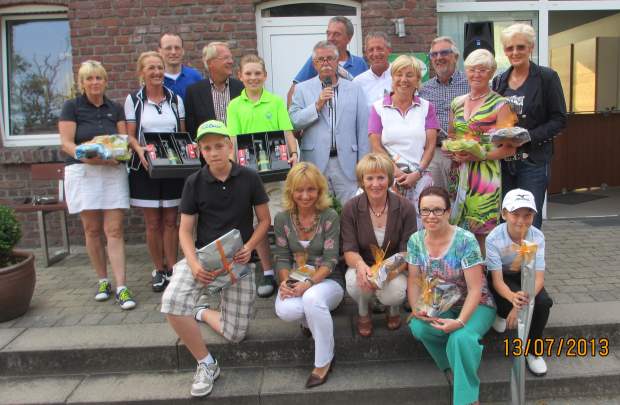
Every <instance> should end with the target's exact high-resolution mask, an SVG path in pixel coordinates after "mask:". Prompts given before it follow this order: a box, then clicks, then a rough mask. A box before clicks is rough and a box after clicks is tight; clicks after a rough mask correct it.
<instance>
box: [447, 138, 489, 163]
mask: <svg viewBox="0 0 620 405" xmlns="http://www.w3.org/2000/svg"><path fill="white" fill-rule="evenodd" d="M442 145H443V148H444V149H446V150H447V151H449V152H469V153H471V154H472V155H474V156H476V157H477V158H478V159H484V157H485V156H486V151H485V149H484V147H483V146H482V145H480V142H478V141H477V140H476V139H475V138H474V137H473V136H472V135H469V136H468V135H466V136H465V137H463V138H461V139H446V140H445V141H443V144H442Z"/></svg>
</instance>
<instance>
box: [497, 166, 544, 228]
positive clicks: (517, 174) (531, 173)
mask: <svg viewBox="0 0 620 405" xmlns="http://www.w3.org/2000/svg"><path fill="white" fill-rule="evenodd" d="M550 168H551V166H550V164H549V163H542V164H535V163H532V162H530V161H529V160H527V159H525V160H517V161H511V162H505V161H502V199H503V197H504V196H505V195H506V193H507V192H509V191H510V190H514V189H515V188H522V189H524V190H527V191H529V192H531V193H532V194H534V200H535V201H536V210H537V211H538V213H537V214H536V218H534V224H533V225H534V226H535V227H536V228H538V229H541V226H542V207H543V202H544V201H545V193H546V192H547V186H548V184H549V178H550V177H551V172H550Z"/></svg>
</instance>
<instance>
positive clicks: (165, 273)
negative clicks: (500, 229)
mask: <svg viewBox="0 0 620 405" xmlns="http://www.w3.org/2000/svg"><path fill="white" fill-rule="evenodd" d="M164 276H165V277H166V287H167V286H168V284H170V279H172V270H166V271H164Z"/></svg>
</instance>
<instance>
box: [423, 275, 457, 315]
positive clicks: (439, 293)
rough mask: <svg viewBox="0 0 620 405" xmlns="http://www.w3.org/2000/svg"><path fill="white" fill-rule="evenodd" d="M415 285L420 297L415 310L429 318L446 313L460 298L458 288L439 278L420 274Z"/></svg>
mask: <svg viewBox="0 0 620 405" xmlns="http://www.w3.org/2000/svg"><path fill="white" fill-rule="evenodd" d="M417 283H418V285H419V286H420V296H419V297H418V302H417V303H416V307H415V310H416V311H417V312H426V315H427V316H428V317H430V318H434V317H437V316H439V315H440V314H442V313H444V312H446V311H447V310H449V309H450V308H452V305H454V304H455V303H456V302H457V301H458V300H459V298H461V291H460V290H459V288H458V286H457V285H456V284H454V283H449V282H447V281H445V280H443V279H441V278H438V277H433V276H426V275H424V274H422V275H421V276H420V278H419V279H418V280H417Z"/></svg>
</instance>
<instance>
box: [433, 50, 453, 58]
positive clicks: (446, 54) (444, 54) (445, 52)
mask: <svg viewBox="0 0 620 405" xmlns="http://www.w3.org/2000/svg"><path fill="white" fill-rule="evenodd" d="M451 53H452V49H442V50H441V51H435V52H429V53H428V57H429V58H436V57H438V56H448V55H450V54H451Z"/></svg>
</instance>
